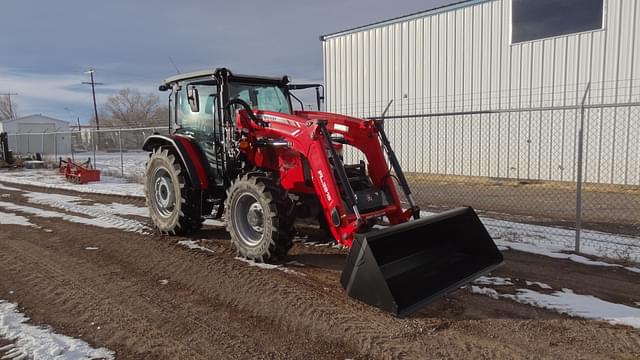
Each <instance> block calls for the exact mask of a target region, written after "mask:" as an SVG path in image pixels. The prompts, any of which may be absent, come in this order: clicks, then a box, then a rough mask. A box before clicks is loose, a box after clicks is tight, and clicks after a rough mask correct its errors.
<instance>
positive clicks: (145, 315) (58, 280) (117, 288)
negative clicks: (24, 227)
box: [0, 241, 346, 358]
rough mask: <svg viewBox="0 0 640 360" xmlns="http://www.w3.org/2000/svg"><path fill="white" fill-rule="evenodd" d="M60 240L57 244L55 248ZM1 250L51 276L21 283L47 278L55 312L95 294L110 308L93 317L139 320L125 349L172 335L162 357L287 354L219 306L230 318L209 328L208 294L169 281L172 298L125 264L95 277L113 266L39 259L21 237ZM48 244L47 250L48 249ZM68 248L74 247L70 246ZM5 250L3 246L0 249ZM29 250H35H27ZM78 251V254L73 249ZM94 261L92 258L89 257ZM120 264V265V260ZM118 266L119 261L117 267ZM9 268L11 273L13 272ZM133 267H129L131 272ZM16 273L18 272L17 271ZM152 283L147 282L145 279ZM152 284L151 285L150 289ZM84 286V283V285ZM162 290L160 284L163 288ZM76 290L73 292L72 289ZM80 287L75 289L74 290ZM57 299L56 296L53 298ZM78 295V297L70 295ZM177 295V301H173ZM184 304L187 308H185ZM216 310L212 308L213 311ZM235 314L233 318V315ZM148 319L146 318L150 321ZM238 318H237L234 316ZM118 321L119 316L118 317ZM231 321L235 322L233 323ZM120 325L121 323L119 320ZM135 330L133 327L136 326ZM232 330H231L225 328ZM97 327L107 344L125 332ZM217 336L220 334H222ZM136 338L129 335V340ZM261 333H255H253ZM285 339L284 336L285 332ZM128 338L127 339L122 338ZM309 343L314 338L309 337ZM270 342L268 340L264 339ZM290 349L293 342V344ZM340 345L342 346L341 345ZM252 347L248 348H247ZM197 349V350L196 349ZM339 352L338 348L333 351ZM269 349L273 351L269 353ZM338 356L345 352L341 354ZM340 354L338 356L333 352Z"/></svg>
mask: <svg viewBox="0 0 640 360" xmlns="http://www.w3.org/2000/svg"><path fill="white" fill-rule="evenodd" d="M58 245H59V244H56V247H57V246H58ZM3 247H5V245H4V244H2V245H0V248H3ZM3 250H9V251H11V252H13V253H18V254H19V255H20V256H19V258H27V260H28V261H27V262H28V263H29V264H30V265H31V266H33V267H34V268H40V269H44V270H45V273H48V274H52V277H49V278H46V277H45V279H42V277H43V276H42V275H40V274H29V275H27V279H26V282H27V283H29V284H31V283H36V284H42V283H48V284H50V285H48V286H46V287H45V288H42V289H36V290H38V292H40V293H44V294H47V293H52V294H53V296H55V297H56V298H55V299H53V300H52V301H51V303H52V305H53V306H55V307H58V308H59V310H60V311H63V312H64V313H80V314H82V313H83V311H84V310H86V308H87V306H89V308H91V307H92V306H95V305H96V304H93V305H86V304H85V302H86V298H87V297H89V298H94V299H97V302H98V303H102V302H109V303H110V304H109V307H110V308H111V310H110V311H108V312H106V313H104V312H103V313H101V314H97V315H94V316H97V317H98V318H100V317H105V316H107V317H108V316H109V313H116V314H120V313H121V312H123V311H124V312H125V314H128V316H125V318H127V319H126V320H128V321H126V325H127V328H128V330H127V332H129V331H130V330H131V329H130V327H131V326H132V324H137V323H141V324H143V325H144V326H143V328H142V329H138V328H139V327H140V326H138V325H136V326H135V327H134V331H133V332H134V334H135V333H137V334H138V335H140V336H139V338H140V340H139V341H136V342H133V343H132V342H130V341H129V340H127V342H126V348H129V349H137V351H142V352H145V351H153V349H155V348H161V349H162V348H166V347H167V345H166V344H164V345H163V344H162V342H164V341H167V339H169V340H171V339H175V340H173V342H172V341H168V342H169V343H172V345H171V346H169V347H171V348H175V349H176V350H175V351H174V352H175V353H173V352H166V351H163V352H161V353H160V354H161V357H163V358H165V357H172V358H222V357H229V356H230V354H234V355H233V356H232V357H239V358H265V357H276V358H289V357H290V356H288V355H287V354H286V353H283V351H285V352H286V351H287V350H286V349H291V348H292V347H291V345H290V344H287V346H282V347H281V348H280V347H274V346H273V345H270V346H267V347H271V350H272V351H271V352H267V353H265V352H264V351H262V350H259V351H258V350H256V349H262V348H267V347H265V346H263V345H265V344H259V341H256V340H255V339H254V338H253V337H252V335H255V332H254V331H255V330H256V328H259V326H255V325H253V326H251V327H250V329H252V330H251V331H247V329H245V327H246V326H245V325H244V324H243V323H244V322H246V321H248V322H251V320H252V319H251V318H249V317H247V316H244V317H240V318H238V317H236V316H234V315H233V314H225V313H224V311H223V312H222V314H220V312H219V311H217V313H218V314H217V315H223V316H225V317H226V318H227V320H229V321H228V322H227V323H225V324H224V326H226V329H227V330H225V331H224V332H223V333H222V334H220V331H218V330H216V329H214V327H216V325H215V324H216V323H218V325H217V326H221V325H222V324H220V321H219V320H218V319H216V318H215V317H214V316H212V315H213V314H208V312H211V308H212V307H213V308H214V309H215V308H219V307H222V306H221V305H222V304H218V303H216V302H215V301H212V299H208V298H202V297H199V296H196V295H193V293H192V292H191V291H188V290H185V289H181V288H179V286H174V288H175V290H176V292H177V293H178V295H179V296H178V297H176V294H175V293H166V292H165V291H160V290H159V289H158V284H157V279H139V276H138V275H139V274H137V273H136V271H135V270H136V269H129V268H126V267H124V269H126V279H125V280H121V281H119V282H116V281H113V280H112V279H108V280H104V281H101V280H100V279H103V278H108V277H109V274H113V273H114V272H113V270H112V269H108V270H103V271H102V272H97V273H95V272H94V271H91V270H92V269H91V266H90V264H89V263H88V262H87V261H84V260H78V259H77V257H76V256H73V255H70V256H65V253H64V251H62V252H60V253H55V254H53V255H54V256H53V258H54V259H55V260H54V261H53V263H51V262H46V261H43V260H42V258H51V257H52V256H50V255H49V256H48V257H47V256H46V254H44V253H43V252H45V251H43V250H42V249H41V248H40V247H38V246H37V245H34V244H29V245H26V244H25V242H24V241H23V242H21V244H20V246H19V247H16V246H13V247H11V246H9V249H7V248H6V247H5V248H4V249H3ZM49 250H51V249H46V251H49ZM81 251H82V250H80V249H78V250H75V252H78V253H80V252H81ZM71 252H74V250H72V251H71ZM2 253H3V254H4V253H5V251H2ZM30 254H38V255H37V256H35V255H30ZM74 255H77V254H74ZM0 259H2V260H8V259H5V258H4V256H3V257H0ZM93 260H95V257H94V259H93ZM6 263H7V264H11V262H10V261H7V262H6ZM61 263H62V264H64V268H65V271H64V273H63V272H62V271H61V270H60V269H59V268H60V267H61V266H60V265H59V264H61ZM91 263H92V264H93V265H94V266H93V267H94V268H97V269H101V268H104V267H103V266H101V265H100V264H99V263H96V262H95V261H92V262H91ZM16 266H17V267H21V266H20V265H19V264H16ZM119 266H120V264H119ZM120 267H121V266H120ZM13 270H14V274H15V273H16V272H17V271H15V270H16V269H13ZM132 270H133V271H132ZM65 273H67V274H68V273H72V274H76V273H77V274H82V273H85V274H87V273H88V274H91V275H89V276H83V275H77V276H73V277H71V276H65V275H64V274H65ZM16 275H17V274H16ZM116 275H117V276H116V277H119V276H122V275H124V274H123V272H122V271H120V272H118V273H116ZM140 281H142V282H143V283H147V284H144V285H143V286H141V285H140V284H138V283H139V282H140ZM69 283H70V284H71V285H75V284H83V286H82V287H80V288H78V287H74V288H73V289H72V290H71V291H70V290H69V289H64V290H56V289H59V288H64V286H65V284H69ZM149 283H151V284H149ZM150 285H151V286H152V289H150V290H149V289H148V287H149V286H150ZM153 286H155V288H153ZM87 287H88V288H87ZM141 287H142V288H143V290H144V291H143V292H141V291H142V290H141ZM92 288H99V289H101V291H100V292H97V291H93V290H91V289H92ZM164 289H166V288H164V287H163V290H164ZM73 290H75V291H73ZM83 291H86V294H82V292H83ZM78 292H80V294H78ZM68 293H72V294H73V295H72V296H71V299H69V296H65V294H68ZM101 294H109V297H108V298H105V297H104V296H103V295H101ZM58 298H59V299H62V300H57V299H58ZM75 299H78V300H75ZM109 299H117V300H116V302H115V303H113V301H109ZM178 299H179V300H178ZM198 303H200V304H205V305H200V306H199V307H197V308H198V309H199V310H200V311H198V312H197V313H198V316H197V317H196V316H194V315H191V314H192V313H193V311H194V310H195V309H194V305H197V304H198ZM187 306H189V307H187ZM171 313H175V314H176V315H172V316H168V315H167V314H171ZM214 313H216V311H214ZM234 318H235V320H234ZM93 319H95V318H92V317H91V316H89V317H86V316H80V319H79V320H80V321H81V322H82V323H89V322H93V321H92V320H93ZM150 319H151V320H150ZM238 320H240V321H238ZM253 320H255V321H258V322H262V321H263V320H261V319H253ZM119 322H120V323H121V321H119ZM234 324H235V325H234ZM120 325H122V324H120ZM136 329H137V331H136ZM229 329H230V330H231V331H230V330H229ZM233 330H239V331H240V332H244V334H234V333H233ZM102 331H107V332H108V331H113V337H110V338H107V339H103V341H105V342H106V343H116V344H117V343H118V341H122V338H123V337H126V334H123V333H122V332H121V331H118V330H117V329H114V326H110V325H109V322H108V321H105V323H104V325H103V329H102ZM145 332H151V334H149V335H151V338H152V339H154V338H157V339H161V341H160V343H157V342H154V343H152V344H151V345H147V344H146V343H145V342H146V341H147V340H148V339H147V338H148V336H147V335H145V336H144V337H143V336H141V335H142V334H143V333H145ZM227 332H231V335H229V334H226V333H227ZM267 332H274V331H273V329H271V328H269V329H267V330H265V329H262V335H263V336H262V337H269V336H268V335H269V334H267ZM221 335H222V336H221ZM275 335H276V336H279V337H282V334H278V332H277V331H275ZM135 338H136V337H135V336H134V337H133V339H135ZM257 338H260V337H257ZM270 338H271V340H276V337H275V336H271V337H270ZM284 338H286V336H285V337H284ZM127 339H129V338H128V337H127ZM212 339H216V341H219V340H222V339H224V341H223V342H222V343H221V344H220V345H219V346H217V347H216V348H217V350H218V352H212V351H211V350H209V348H210V347H211V341H212ZM311 343H313V341H312V342H311ZM267 345H269V344H267ZM316 345H317V346H316V349H317V348H325V349H329V347H327V346H326V345H325V346H323V345H322V344H316ZM294 348H295V347H294ZM341 348H344V346H342V347H341ZM252 349H253V350H252ZM197 350H200V351H197ZM298 350H299V351H300V353H302V354H304V349H298ZM338 353H341V351H338ZM269 354H272V355H269ZM158 355H159V354H158V353H156V355H154V356H153V357H152V358H156V357H158ZM308 355H309V356H308V358H313V357H314V356H313V353H311V354H308ZM343 356H345V357H346V354H344V355H343ZM338 357H340V356H338Z"/></svg>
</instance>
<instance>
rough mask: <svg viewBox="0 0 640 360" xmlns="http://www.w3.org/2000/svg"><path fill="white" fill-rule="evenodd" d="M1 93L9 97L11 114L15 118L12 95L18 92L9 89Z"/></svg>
mask: <svg viewBox="0 0 640 360" xmlns="http://www.w3.org/2000/svg"><path fill="white" fill-rule="evenodd" d="M0 95H4V96H6V97H8V98H9V114H10V115H11V117H12V118H15V117H16V114H14V113H13V103H12V101H11V95H18V93H12V92H11V91H7V92H5V93H2V94H0Z"/></svg>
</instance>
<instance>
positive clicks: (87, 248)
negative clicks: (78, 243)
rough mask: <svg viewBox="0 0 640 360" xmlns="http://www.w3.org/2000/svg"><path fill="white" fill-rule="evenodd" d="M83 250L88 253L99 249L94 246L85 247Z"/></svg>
mask: <svg viewBox="0 0 640 360" xmlns="http://www.w3.org/2000/svg"><path fill="white" fill-rule="evenodd" d="M84 249H85V250H90V251H92V250H99V249H100V248H99V247H95V246H87V247H86V248H84Z"/></svg>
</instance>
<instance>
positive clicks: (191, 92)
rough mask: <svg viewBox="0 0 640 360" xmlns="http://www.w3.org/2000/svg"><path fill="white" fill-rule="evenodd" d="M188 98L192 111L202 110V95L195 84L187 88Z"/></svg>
mask: <svg viewBox="0 0 640 360" xmlns="http://www.w3.org/2000/svg"><path fill="white" fill-rule="evenodd" d="M187 100H188V101H189V107H190V108H191V112H194V113H195V112H200V96H199V95H198V89H197V88H196V87H195V86H189V87H188V88H187Z"/></svg>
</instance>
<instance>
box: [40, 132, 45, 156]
mask: <svg viewBox="0 0 640 360" xmlns="http://www.w3.org/2000/svg"><path fill="white" fill-rule="evenodd" d="M41 136H42V138H41V140H40V155H42V156H44V133H42V134H41Z"/></svg>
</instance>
